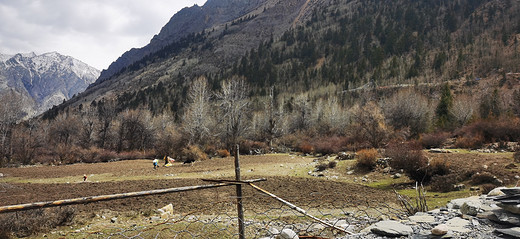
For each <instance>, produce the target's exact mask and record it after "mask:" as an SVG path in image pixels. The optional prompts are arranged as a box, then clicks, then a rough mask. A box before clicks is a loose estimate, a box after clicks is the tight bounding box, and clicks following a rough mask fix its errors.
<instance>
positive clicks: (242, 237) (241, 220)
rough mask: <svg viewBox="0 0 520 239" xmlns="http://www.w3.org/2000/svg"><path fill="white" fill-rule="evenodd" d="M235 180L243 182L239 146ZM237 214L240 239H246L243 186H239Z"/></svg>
mask: <svg viewBox="0 0 520 239" xmlns="http://www.w3.org/2000/svg"><path fill="white" fill-rule="evenodd" d="M235 150H236V151H235V180H236V181H241V178H240V160H239V146H238V144H237V146H236V149H235ZM236 187H237V212H238V236H239V238H240V239H245V238H246V237H245V228H244V207H243V205H242V184H237V186H236Z"/></svg>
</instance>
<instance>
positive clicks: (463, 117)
mask: <svg viewBox="0 0 520 239" xmlns="http://www.w3.org/2000/svg"><path fill="white" fill-rule="evenodd" d="M475 110H476V105H475V100H474V99H473V97H471V96H468V95H461V96H458V97H456V98H455V101H454V102H453V107H452V108H451V114H452V115H453V116H454V117H455V121H456V123H457V124H458V125H459V126H462V125H464V124H466V123H468V122H469V120H471V118H472V117H473V115H474V114H475V112H476V111H475Z"/></svg>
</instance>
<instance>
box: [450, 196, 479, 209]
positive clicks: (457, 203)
mask: <svg viewBox="0 0 520 239" xmlns="http://www.w3.org/2000/svg"><path fill="white" fill-rule="evenodd" d="M479 200H480V198H479V197H478V196H472V197H467V198H459V199H453V200H451V201H450V202H449V203H448V205H447V207H448V208H449V209H460V207H462V204H464V203H465V202H467V201H479Z"/></svg>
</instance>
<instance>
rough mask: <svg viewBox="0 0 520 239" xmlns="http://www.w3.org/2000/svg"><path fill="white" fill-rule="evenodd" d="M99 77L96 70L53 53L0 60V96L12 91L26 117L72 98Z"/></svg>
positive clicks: (18, 55)
mask: <svg viewBox="0 0 520 239" xmlns="http://www.w3.org/2000/svg"><path fill="white" fill-rule="evenodd" d="M98 76H99V71H98V70H96V69H95V68H93V67H90V66H88V65H87V64H85V63H83V62H81V61H78V60H76V59H74V58H72V57H69V56H63V55H60V54H59V53H56V52H51V53H45V54H42V55H36V54H34V53H29V54H16V55H14V56H10V55H1V57H0V94H1V93H2V92H8V91H12V92H17V93H18V94H19V95H21V96H22V98H25V101H24V102H25V103H24V105H23V107H24V110H25V111H26V114H27V116H32V115H36V114H40V113H42V112H44V111H45V110H47V109H49V108H51V107H52V106H54V105H58V104H60V103H62V102H63V101H65V100H68V99H70V98H72V96H74V95H75V94H77V93H79V92H82V91H84V90H85V89H86V88H87V86H88V85H89V84H91V83H93V82H94V81H95V79H96V78H97V77H98Z"/></svg>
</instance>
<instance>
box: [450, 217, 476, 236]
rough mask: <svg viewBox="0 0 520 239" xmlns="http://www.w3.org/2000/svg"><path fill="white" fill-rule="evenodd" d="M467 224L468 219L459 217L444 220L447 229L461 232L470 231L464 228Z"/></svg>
mask: <svg viewBox="0 0 520 239" xmlns="http://www.w3.org/2000/svg"><path fill="white" fill-rule="evenodd" d="M469 224H470V222H469V221H468V220H465V219H462V218H459V217H455V218H452V219H450V220H448V221H447V222H446V225H447V226H448V229H449V230H452V231H456V232H463V233H465V232H470V231H471V230H469V229H468V228H465V227H466V226H468V225H469Z"/></svg>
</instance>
